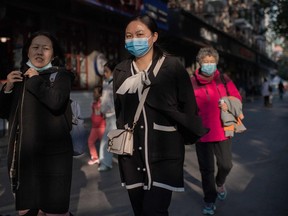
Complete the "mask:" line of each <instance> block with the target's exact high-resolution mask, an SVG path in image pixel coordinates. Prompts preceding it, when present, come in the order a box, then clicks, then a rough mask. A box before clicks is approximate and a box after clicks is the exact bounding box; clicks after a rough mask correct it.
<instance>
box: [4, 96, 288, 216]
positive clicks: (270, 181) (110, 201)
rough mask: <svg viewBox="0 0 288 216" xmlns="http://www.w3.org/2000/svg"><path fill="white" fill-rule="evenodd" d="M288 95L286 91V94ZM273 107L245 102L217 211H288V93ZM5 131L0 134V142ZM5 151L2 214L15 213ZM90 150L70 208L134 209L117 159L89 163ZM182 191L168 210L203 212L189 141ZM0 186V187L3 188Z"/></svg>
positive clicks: (115, 213) (117, 213)
mask: <svg viewBox="0 0 288 216" xmlns="http://www.w3.org/2000/svg"><path fill="white" fill-rule="evenodd" d="M286 96H287V95H286ZM274 100H275V102H274V104H273V107H272V108H264V107H263V103H262V99H261V98H260V99H257V100H254V101H253V102H247V103H245V104H244V115H245V118H244V120H243V123H244V125H245V126H246V127H247V131H246V132H245V133H243V134H236V135H235V137H234V138H233V148H232V152H233V164H234V166H233V169H232V171H231V174H230V175H229V177H228V178H227V182H226V188H227V190H228V196H227V200H225V201H224V202H221V201H217V202H216V205H217V210H216V216H217V215H218V216H220V215H221V216H231V215H233V216H260V215H261V216H287V215H288V206H287V203H288V199H287V196H286V195H285V194H286V192H287V191H288V184H287V179H288V157H287V154H288V142H287V138H286V137H285V135H286V134H287V120H288V97H285V98H284V101H279V100H278V98H274ZM6 139H7V137H4V138H1V139H0V147H1V146H2V145H3V142H4V143H5V142H6ZM0 156H1V158H0V159H1V161H0V163H1V164H2V166H1V167H0V183H1V184H2V185H3V186H4V188H5V191H4V193H3V192H2V194H1V193H0V216H4V215H7V216H8V215H9V216H12V215H16V213H15V211H14V201H13V196H12V194H11V192H10V188H9V183H8V175H7V169H6V166H3V163H5V157H4V160H3V155H0ZM88 160H89V157H88V153H87V154H85V155H83V156H81V157H79V158H74V166H73V180H72V189H71V199H70V201H71V202H70V210H71V212H72V213H73V214H74V215H77V216H78V215H79V216H130V215H133V213H132V209H131V206H130V203H129V199H128V195H127V192H126V190H125V189H124V188H122V187H121V186H120V178H119V172H118V164H117V159H116V157H115V158H114V159H113V162H114V163H113V168H112V170H110V171H108V172H101V173H99V172H98V171H97V165H92V166H89V165H88V164H87V162H88ZM184 178H185V180H184V183H185V192H184V193H174V194H173V198H172V203H171V206H170V209H169V210H170V216H186V215H187V216H188V215H189V216H200V215H202V214H201V206H202V204H203V201H202V198H203V193H202V188H201V178H200V173H199V168H198V163H197V158H196V153H195V145H192V146H191V145H189V146H186V157H185V164H184ZM0 191H1V189H0Z"/></svg>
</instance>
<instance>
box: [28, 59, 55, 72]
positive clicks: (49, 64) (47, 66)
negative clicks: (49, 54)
mask: <svg viewBox="0 0 288 216" xmlns="http://www.w3.org/2000/svg"><path fill="white" fill-rule="evenodd" d="M26 64H27V65H28V66H29V67H30V68H34V69H35V70H37V71H39V72H41V71H44V70H46V69H48V68H51V67H52V64H51V62H49V63H48V64H47V65H45V66H44V67H42V68H38V67H35V66H34V65H33V64H32V62H31V61H30V60H29V61H28V62H26Z"/></svg>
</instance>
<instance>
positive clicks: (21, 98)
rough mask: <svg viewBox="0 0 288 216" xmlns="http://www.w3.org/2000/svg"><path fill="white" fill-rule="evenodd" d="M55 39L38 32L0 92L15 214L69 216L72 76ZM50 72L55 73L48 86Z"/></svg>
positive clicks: (71, 152)
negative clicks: (7, 137) (19, 65)
mask: <svg viewBox="0 0 288 216" xmlns="http://www.w3.org/2000/svg"><path fill="white" fill-rule="evenodd" d="M63 66H64V56H63V53H62V51H61V49H60V46H59V45H58V43H57V41H56V39H55V38H54V37H53V36H52V35H50V34H49V33H47V32H36V33H34V34H32V36H31V37H30V38H29V39H28V41H27V43H26V44H25V45H24V47H23V51H22V67H21V69H20V71H12V72H11V73H9V74H8V76H7V83H6V84H5V85H4V86H3V88H2V89H1V92H0V117H1V118H6V119H8V121H9V135H8V136H9V148H8V171H9V176H10V180H11V184H12V190H13V193H14V194H15V201H16V210H18V211H19V215H37V213H38V211H39V212H41V211H42V212H44V213H45V214H46V215H54V214H57V215H69V210H68V209H69V200H70V187H71V178H72V159H73V158H72V155H73V147H72V142H71V136H70V130H71V108H70V105H69V97H70V90H71V83H72V80H73V76H72V73H70V72H67V71H66V70H65V69H64V68H63ZM61 67H62V68H61ZM51 73H57V76H56V78H55V80H53V81H50V80H49V78H50V75H51Z"/></svg>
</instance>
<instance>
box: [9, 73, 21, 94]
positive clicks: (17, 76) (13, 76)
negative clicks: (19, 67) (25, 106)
mask: <svg viewBox="0 0 288 216" xmlns="http://www.w3.org/2000/svg"><path fill="white" fill-rule="evenodd" d="M22 81H23V76H22V73H21V72H20V71H12V72H10V73H9V74H8V75H7V84H6V86H5V91H6V92H9V91H11V90H12V89H13V87H14V83H15V82H22Z"/></svg>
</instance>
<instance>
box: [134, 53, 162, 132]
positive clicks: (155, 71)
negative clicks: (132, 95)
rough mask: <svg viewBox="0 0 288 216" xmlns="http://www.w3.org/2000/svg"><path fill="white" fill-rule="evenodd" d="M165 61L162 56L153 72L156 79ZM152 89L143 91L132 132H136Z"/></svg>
mask: <svg viewBox="0 0 288 216" xmlns="http://www.w3.org/2000/svg"><path fill="white" fill-rule="evenodd" d="M164 60H165V56H162V58H161V59H159V60H158V62H157V64H156V65H155V67H154V70H153V73H154V76H155V77H156V76H157V74H158V71H159V69H160V67H161V65H162V63H163V62H164ZM149 89H150V87H147V88H146V89H144V91H143V94H142V96H141V99H140V102H139V105H138V107H137V110H136V113H135V116H134V121H133V126H132V128H131V130H134V127H135V125H136V124H137V121H138V119H139V116H140V113H141V111H142V108H143V106H144V102H145V100H146V97H147V94H148V91H149Z"/></svg>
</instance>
